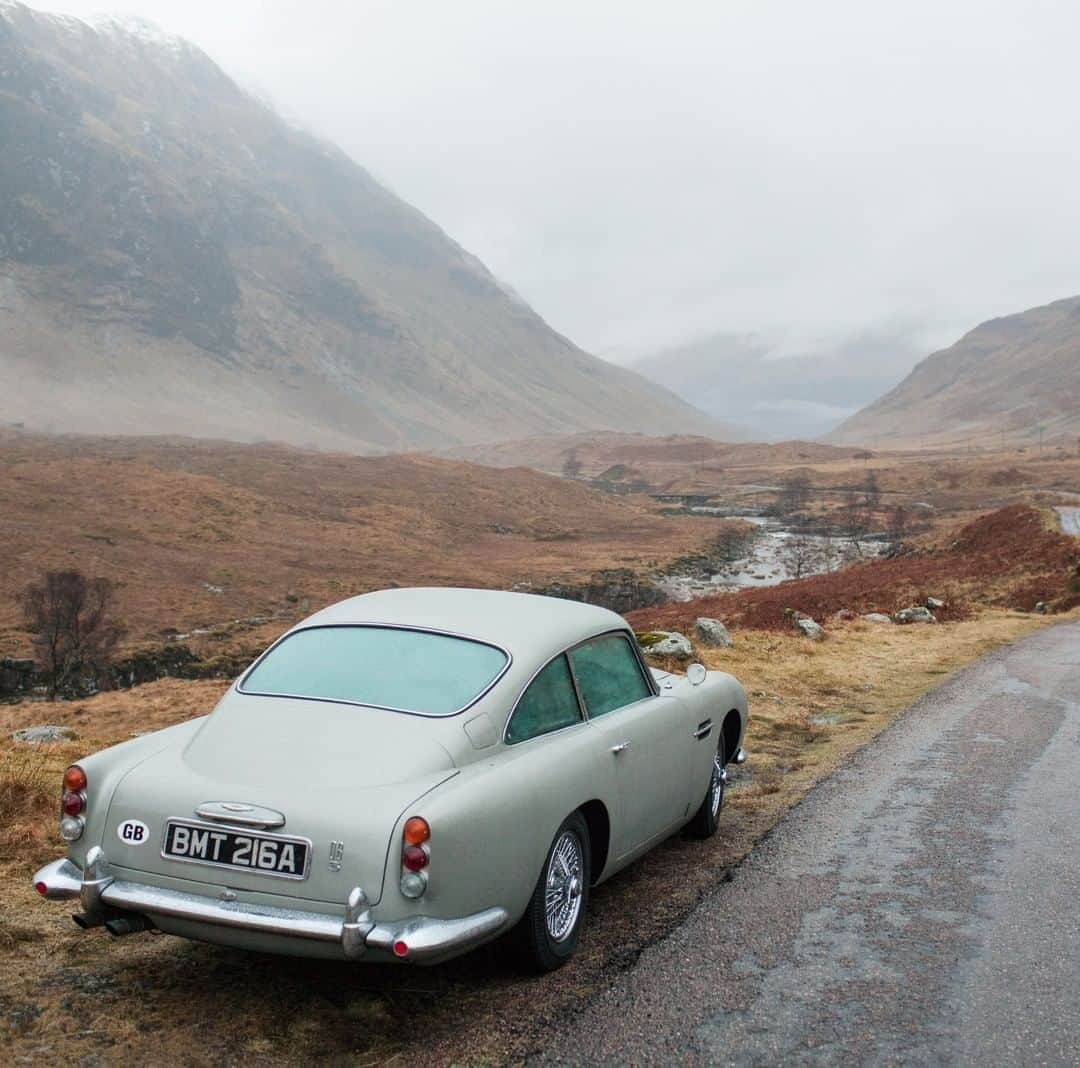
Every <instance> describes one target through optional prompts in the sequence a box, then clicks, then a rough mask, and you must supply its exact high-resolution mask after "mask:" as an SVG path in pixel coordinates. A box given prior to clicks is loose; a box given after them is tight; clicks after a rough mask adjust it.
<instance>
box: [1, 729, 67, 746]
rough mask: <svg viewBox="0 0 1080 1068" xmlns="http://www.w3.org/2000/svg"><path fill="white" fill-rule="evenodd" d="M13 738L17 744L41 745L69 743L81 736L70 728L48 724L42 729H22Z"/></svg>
mask: <svg viewBox="0 0 1080 1068" xmlns="http://www.w3.org/2000/svg"><path fill="white" fill-rule="evenodd" d="M11 737H12V738H14V739H15V741H17V742H29V743H30V744H31V745H41V744H42V743H43V742H68V741H71V740H72V739H74V738H78V737H79V736H78V735H77V734H76V733H75V732H74V731H73V730H72V729H71V728H70V727H57V726H56V725H54V724H46V725H43V726H40V727H22V728H20V729H19V730H17V731H15V732H14V733H13V734H12V735H11Z"/></svg>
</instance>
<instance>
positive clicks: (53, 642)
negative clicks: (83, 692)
mask: <svg viewBox="0 0 1080 1068" xmlns="http://www.w3.org/2000/svg"><path fill="white" fill-rule="evenodd" d="M115 596H116V584H115V583H114V582H112V581H111V580H110V579H107V578H93V579H91V578H87V577H86V576H85V575H84V574H83V573H82V572H81V571H75V570H69V571H48V572H46V573H45V575H44V576H43V577H42V578H41V580H40V581H38V582H31V583H30V584H29V585H28V586H27V587H26V588H25V589H24V590H23V591H22V593H21V594H20V596H19V604H20V606H21V607H22V611H23V623H24V625H25V627H26V629H27V630H28V631H29V632H30V633H31V634H32V635H33V640H34V648H35V649H36V650H37V653H38V656H39V658H40V659H41V660H42V661H43V662H44V664H45V667H46V670H47V671H48V674H49V696H50V697H53V698H55V697H56V695H57V694H58V693H61V692H63V693H68V692H71V691H73V690H78V689H79V688H80V685H81V683H83V681H84V680H86V679H87V678H90V679H92V680H94V681H96V680H97V678H98V677H99V676H100V675H101V673H102V672H103V671H104V669H105V668H106V667H107V666H108V663H109V657H110V656H111V655H112V652H113V650H114V649H115V648H116V645H117V643H118V642H119V641H120V639H121V638H122V637H123V635H124V627H123V626H122V625H121V624H120V623H118V622H117V621H116V620H114V619H113V618H112V608H113V604H114V601H115Z"/></svg>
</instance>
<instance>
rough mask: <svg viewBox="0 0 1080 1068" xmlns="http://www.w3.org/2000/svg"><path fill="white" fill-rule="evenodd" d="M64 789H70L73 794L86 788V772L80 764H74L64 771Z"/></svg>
mask: <svg viewBox="0 0 1080 1068" xmlns="http://www.w3.org/2000/svg"><path fill="white" fill-rule="evenodd" d="M64 789H65V790H70V791H71V792H72V793H73V794H77V793H78V792H79V791H80V790H85V789H86V772H85V771H83V769H82V768H80V767H79V765H78V764H72V765H71V767H70V768H68V769H67V771H65V772H64Z"/></svg>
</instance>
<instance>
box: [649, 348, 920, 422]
mask: <svg viewBox="0 0 1080 1068" xmlns="http://www.w3.org/2000/svg"><path fill="white" fill-rule="evenodd" d="M918 355H919V350H918V348H917V347H916V346H915V344H914V343H913V341H912V338H911V331H910V330H906V329H904V328H895V329H881V330H877V331H873V332H863V333H859V334H854V335H852V336H849V337H844V338H841V339H840V340H838V341H834V342H832V343H831V344H827V345H826V344H823V343H817V344H808V345H804V346H801V347H792V346H790V345H781V344H779V343H778V342H777V341H775V340H772V339H769V338H766V337H763V336H761V335H758V334H725V333H717V334H713V335H710V336H708V337H704V338H700V339H698V340H695V341H690V342H687V343H685V344H683V345H679V346H676V347H674V348H670V349H667V350H665V351H662V352H657V353H653V354H651V355H649V356H645V357H643V358H641V359H640V360H639V361H637V362H635V363H634V364H633V365H632V367H633V370H635V371H638V372H639V373H640V374H643V375H645V376H646V378H651V379H652V380H653V381H654V382H663V383H665V384H666V385H667V386H668V387H669V388H670V389H672V390H674V391H675V392H676V393H677V394H679V395H680V396H681V397H683V398H685V399H686V400H687V401H692V402H693V403H694V404H695V405H697V406H698V407H699V408H701V409H703V410H704V411H706V412H708V414H709V415H711V416H713V418H715V419H717V420H721V421H724V422H735V423H738V424H739V425H740V429H741V431H742V433H741V437H743V438H747V437H753V438H755V439H756V440H762V439H766V440H771V441H779V440H785V439H790V438H814V437H817V436H818V435H819V434H822V433H824V432H825V431H826V430H829V429H830V428H831V427H834V426H836V424H837V422H838V421H839V420H840V419H843V418H844V417H845V416H848V415H850V414H852V413H854V412H855V411H857V410H858V408H859V407H860V406H861V405H863V404H865V403H866V402H867V401H869V400H870V399H872V398H873V397H876V396H878V395H879V394H880V393H881V392H882V391H883V390H885V389H887V388H888V387H889V386H890V385H891V384H892V383H893V382H895V381H896V376H897V374H898V373H903V371H906V370H907V369H908V368H909V367H911V366H912V364H914V363H915V361H916V359H917V358H918ZM727 437H728V440H733V438H734V435H730V434H729V435H727Z"/></svg>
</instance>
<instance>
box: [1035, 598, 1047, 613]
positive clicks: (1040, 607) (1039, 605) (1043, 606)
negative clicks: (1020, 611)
mask: <svg viewBox="0 0 1080 1068" xmlns="http://www.w3.org/2000/svg"><path fill="white" fill-rule="evenodd" d="M1034 611H1035V612H1036V613H1037V614H1038V615H1040V616H1045V615H1047V614H1048V613H1049V611H1050V606H1049V605H1048V604H1047V603H1046V602H1045V601H1036V602H1035V609H1034Z"/></svg>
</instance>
